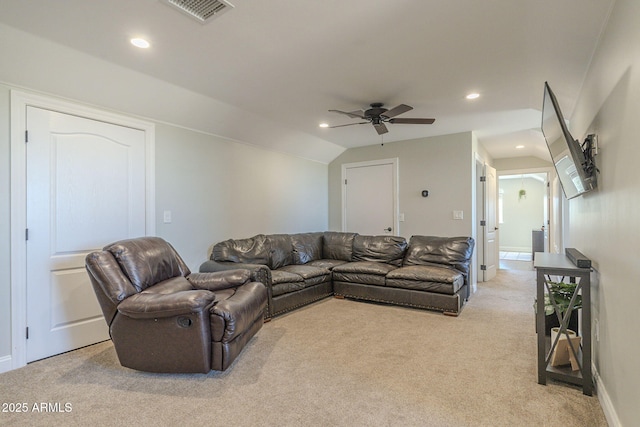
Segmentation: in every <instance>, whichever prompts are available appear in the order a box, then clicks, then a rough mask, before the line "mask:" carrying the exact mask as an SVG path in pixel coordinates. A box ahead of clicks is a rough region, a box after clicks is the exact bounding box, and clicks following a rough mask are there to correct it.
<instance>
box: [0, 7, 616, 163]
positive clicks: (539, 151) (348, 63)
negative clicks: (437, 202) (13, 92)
mask: <svg viewBox="0 0 640 427" xmlns="http://www.w3.org/2000/svg"><path fill="white" fill-rule="evenodd" d="M231 2H232V3H233V4H234V5H235V8H233V9H231V10H230V11H228V12H227V13H224V14H222V15H220V16H219V17H217V18H215V19H213V20H212V21H211V22H209V23H207V24H204V25H203V24H200V23H198V22H196V21H194V20H192V19H190V18H188V17H186V16H185V15H183V14H181V13H179V12H177V11H175V10H174V9H172V8H171V7H169V6H167V5H166V4H165V3H163V2H161V1H160V0H109V1H98V0H57V1H50V0H13V1H8V0H1V1H0V22H2V23H4V24H6V25H8V26H10V27H14V28H16V29H19V30H22V31H24V32H27V33H31V34H33V35H36V36H38V37H42V38H45V39H48V40H51V41H53V42H55V43H58V44H60V45H64V46H68V47H70V48H73V49H75V50H78V51H81V52H84V53H86V54H89V55H92V56H95V57H97V58H101V59H103V60H106V61H109V62H112V63H114V64H117V65H119V66H122V67H125V68H128V69H131V70H135V71H137V72H140V73H144V74H146V75H149V76H152V77H155V78H157V79H160V80H163V81H165V82H169V83H171V84H173V85H176V86H179V87H182V88H185V89H188V90H190V91H193V92H196V93H199V94H201V95H204V96H206V97H208V98H211V99H212V100H215V101H216V103H212V104H208V105H211V106H212V107H211V111H207V112H206V114H203V115H202V116H203V117H221V116H224V117H228V118H229V120H232V119H233V117H232V116H233V115H234V114H235V115H237V116H238V118H239V117H241V116H242V117H243V121H242V122H241V123H243V124H242V126H245V125H246V127H247V128H249V127H251V126H252V125H253V121H252V120H247V119H246V117H249V118H251V117H255V118H256V120H255V124H256V126H258V125H260V123H261V122H262V121H264V122H268V123H270V124H271V125H273V124H275V125H277V126H262V127H261V133H262V139H263V140H264V141H267V142H264V144H271V143H272V142H269V141H276V139H286V138H284V137H283V132H285V131H286V132H289V133H290V135H291V136H295V138H294V139H295V140H296V144H297V145H298V146H300V145H303V144H317V145H318V146H322V145H323V144H326V145H327V146H330V147H336V146H339V147H340V149H345V148H350V147H358V146H364V145H371V144H379V143H380V142H381V141H382V140H381V137H380V136H378V134H377V133H376V132H375V130H374V129H373V127H372V126H371V125H368V124H367V125H359V126H348V127H342V128H337V129H321V128H319V127H318V124H319V123H320V122H328V123H330V124H332V125H340V124H346V123H351V122H356V121H358V120H357V119H356V120H353V119H350V118H349V117H347V116H343V115H340V114H336V113H330V112H328V111H327V110H329V109H338V110H343V111H352V110H357V109H365V108H366V107H367V106H368V104H370V103H372V102H383V103H384V104H385V106H386V107H387V108H391V107H394V106H396V105H398V104H400V103H404V104H408V105H411V106H413V107H414V110H413V111H410V112H408V113H405V114H403V115H401V116H399V117H434V118H436V122H435V123H434V124H433V125H401V124H395V125H393V124H390V125H388V128H389V133H387V134H385V135H384V142H391V141H401V140H407V139H413V138H420V137H426V136H435V135H443V134H449V133H457V132H464V131H474V132H475V133H476V135H477V137H478V140H479V141H480V142H481V143H482V144H483V145H484V146H485V148H486V149H487V150H488V151H489V153H490V154H491V155H492V156H493V157H494V158H503V157H517V156H526V155H533V156H538V157H541V158H545V159H546V158H548V153H547V150H546V147H545V145H544V140H543V138H542V134H541V132H540V131H539V126H540V107H541V105H542V95H543V84H544V82H545V81H549V83H550V85H551V86H552V88H553V90H554V92H555V93H556V96H557V97H558V100H559V102H560V106H561V108H562V110H563V112H564V115H565V116H566V117H571V114H572V112H573V108H574V103H575V101H576V99H577V97H578V94H579V91H580V88H581V84H582V81H583V78H584V75H585V72H586V70H587V68H588V66H589V61H590V59H591V55H592V53H593V51H594V49H595V47H596V44H597V42H598V37H599V35H600V32H601V30H602V28H603V26H604V24H605V21H606V18H607V16H608V13H609V9H610V7H611V4H612V3H613V2H614V0H589V1H585V0H562V1H558V0H483V1H479V0H447V1H443V0H394V1H371V0H348V1H345V0H322V1H316V0H270V1H265V0H261V1H260V0H231ZM134 36H143V37H145V38H147V39H148V40H149V41H150V42H151V44H152V46H151V48H150V49H148V50H139V49H136V48H134V47H132V46H131V45H130V44H129V43H128V40H129V39H130V38H131V37H134ZM469 92H478V93H480V95H481V96H480V98H479V99H476V100H474V101H468V100H466V99H465V95H466V94H467V93H469ZM185 108H187V107H185ZM213 122H215V120H213ZM198 127H199V128H201V129H202V130H205V131H210V132H214V133H216V129H212V128H211V124H210V123H206V121H205V120H203V121H202V123H201V126H198ZM272 128H273V129H274V133H273V135H272V137H270V135H269V134H268V133H269V132H270V130H269V129H272ZM276 128H277V131H275V129H276ZM223 135H224V134H223ZM275 135H278V136H277V138H276V137H275ZM228 136H230V137H233V135H228ZM574 136H576V137H577V136H578V135H574ZM248 139H250V138H248ZM246 142H254V141H246ZM273 144H274V145H277V144H278V143H277V141H276V142H273ZM519 144H523V145H525V148H523V149H519V150H518V149H515V146H516V145H519ZM287 147H290V148H287ZM276 149H278V150H280V151H290V152H291V153H292V154H296V155H300V154H301V153H300V151H297V149H296V148H294V145H292V144H290V145H283V146H279V147H276ZM329 151H331V152H332V154H331V155H330V157H335V155H336V154H335V150H329ZM307 152H313V153H314V154H311V155H310V157H313V158H315V159H317V160H320V161H327V160H330V158H327V157H326V156H323V155H322V154H321V153H317V152H314V151H313V150H308V151H307Z"/></svg>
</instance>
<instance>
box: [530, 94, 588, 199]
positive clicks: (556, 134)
mask: <svg viewBox="0 0 640 427" xmlns="http://www.w3.org/2000/svg"><path fill="white" fill-rule="evenodd" d="M542 133H543V134H544V138H545V140H546V141H547V147H548V148H549V153H550V154H551V161H552V162H553V164H554V166H555V168H556V172H557V173H558V178H559V179H560V184H561V185H562V190H563V191H564V195H565V197H566V198H567V199H572V198H574V197H577V196H579V195H581V194H584V193H586V192H587V191H591V190H593V189H594V188H596V184H597V181H596V174H595V172H593V171H587V170H586V167H585V166H586V161H585V155H584V152H583V151H582V147H581V146H580V144H579V143H578V141H576V140H575V139H573V137H572V136H571V134H570V133H569V130H568V129H567V125H566V124H565V121H564V117H563V116H562V112H561V111H560V107H559V105H558V101H557V100H556V97H555V95H554V93H553V92H552V91H551V88H550V87H549V83H547V82H545V84H544V101H543V103H542Z"/></svg>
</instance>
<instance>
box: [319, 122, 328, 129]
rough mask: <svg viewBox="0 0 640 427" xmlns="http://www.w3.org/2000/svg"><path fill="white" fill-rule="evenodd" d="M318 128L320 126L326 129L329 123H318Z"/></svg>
mask: <svg viewBox="0 0 640 427" xmlns="http://www.w3.org/2000/svg"><path fill="white" fill-rule="evenodd" d="M318 126H320V127H321V128H328V127H329V123H320V124H319V125H318Z"/></svg>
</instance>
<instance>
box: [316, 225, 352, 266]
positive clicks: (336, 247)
mask: <svg viewBox="0 0 640 427" xmlns="http://www.w3.org/2000/svg"><path fill="white" fill-rule="evenodd" d="M355 236H356V233H341V232H337V231H325V232H324V236H323V241H322V257H323V258H327V259H341V260H343V261H351V254H352V252H353V239H354V237H355Z"/></svg>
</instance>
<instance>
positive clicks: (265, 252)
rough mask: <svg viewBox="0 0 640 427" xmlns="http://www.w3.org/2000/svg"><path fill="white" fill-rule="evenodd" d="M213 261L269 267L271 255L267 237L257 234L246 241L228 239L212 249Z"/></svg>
mask: <svg viewBox="0 0 640 427" xmlns="http://www.w3.org/2000/svg"><path fill="white" fill-rule="evenodd" d="M211 257H212V258H213V260H214V261H230V262H243V263H247V264H262V265H269V261H270V259H271V254H270V251H269V244H268V242H267V237H266V236H265V235H264V234H258V235H256V236H253V237H250V238H248V239H229V240H225V241H224V242H220V243H217V244H216V245H215V246H214V247H213V252H212V253H211Z"/></svg>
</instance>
